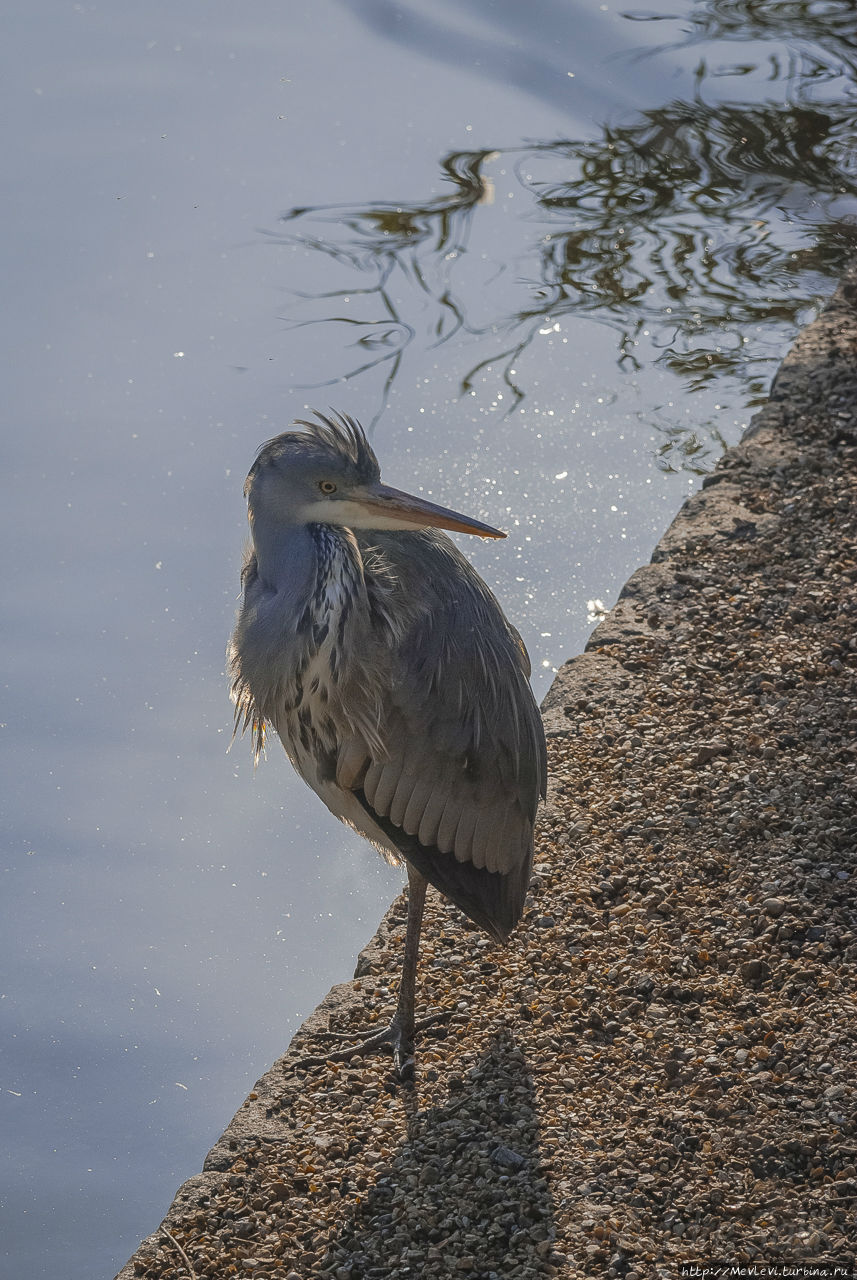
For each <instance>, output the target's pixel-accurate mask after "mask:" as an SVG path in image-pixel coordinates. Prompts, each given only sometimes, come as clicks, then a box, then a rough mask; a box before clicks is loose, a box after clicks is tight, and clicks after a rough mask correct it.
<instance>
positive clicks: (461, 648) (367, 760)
mask: <svg viewBox="0 0 857 1280" xmlns="http://www.w3.org/2000/svg"><path fill="white" fill-rule="evenodd" d="M358 542H359V543H360V544H361V546H360V549H361V553H362V555H363V559H364V565H365V566H366V569H367V585H368V587H369V590H370V601H371V602H372V607H373V613H374V619H375V631H374V640H373V642H369V641H367V643H369V644H370V645H371V647H372V648H373V649H374V648H376V647H377V646H381V647H382V648H383V654H379V653H377V652H373V653H372V663H371V666H372V668H373V669H374V670H378V669H379V667H380V666H381V664H382V663H383V669H384V670H385V675H386V678H385V679H384V681H383V689H382V690H381V692H380V693H379V695H378V700H379V716H380V726H379V734H378V737H379V739H380V741H381V742H382V743H383V755H382V754H381V753H379V752H378V751H377V749H375V750H374V751H373V749H372V747H371V746H370V745H369V744H368V743H367V742H366V741H365V740H363V739H362V738H361V736H360V735H359V734H354V733H351V734H349V735H348V736H347V737H346V738H345V739H344V740H343V741H342V742H341V745H340V748H339V753H338V761H337V774H336V781H337V784H338V785H339V786H340V787H342V788H343V789H347V790H350V791H352V792H353V793H354V795H355V796H356V798H357V799H358V801H359V802H360V805H361V806H362V808H363V810H364V811H365V813H366V815H367V817H368V818H369V819H371V821H372V822H373V823H374V824H376V826H377V827H378V828H380V830H381V831H382V832H383V833H384V836H385V837H386V839H387V840H388V841H390V842H391V843H392V844H393V845H394V847H395V848H396V849H397V850H398V851H399V852H400V853H401V854H402V855H403V856H404V857H405V858H406V859H407V860H408V861H409V862H411V863H412V864H413V865H414V866H415V867H416V869H417V870H418V871H420V872H421V873H422V874H423V875H424V876H425V877H426V879H428V880H429V881H430V883H432V884H434V885H435V886H436V887H437V888H438V889H440V890H441V892H442V893H445V894H446V895H447V896H448V897H450V898H451V899H452V900H453V901H454V902H456V903H457V904H458V906H460V907H461V908H462V910H463V911H464V912H465V913H466V914H467V915H469V916H470V917H471V918H472V919H473V920H475V921H476V922H477V923H478V924H480V925H482V926H483V927H484V928H486V929H488V931H489V932H491V933H493V934H494V935H495V936H497V937H499V938H501V939H504V940H505V938H506V937H507V936H508V933H509V932H510V931H511V929H512V928H513V926H514V924H515V923H516V922H517V920H518V918H519V916H520V913H521V910H522V908H523V901H524V897H525V895H526V889H527V883H528V881H529V875H530V868H531V865H532V856H533V823H534V820H535V815H536V808H537V806H538V801H539V796H540V795H541V796H544V794H545V779H546V753H545V739H544V731H543V728H542V722H541V717H540V715H539V712H538V708H537V707H536V704H535V701H534V699H533V695H532V691H531V689H530V686H529V683H528V679H527V676H528V674H529V659H528V657H527V653H526V649H525V648H524V645H523V642H522V641H521V638H520V636H519V635H518V633H517V631H515V630H514V628H513V627H512V626H511V625H510V624H509V623H508V622H507V620H506V618H505V617H504V615H503V613H502V610H501V609H500V606H499V605H498V604H497V601H496V600H495V599H494V597H493V596H492V594H491V592H490V591H489V590H488V588H487V587H486V586H485V584H484V583H483V582H482V580H481V578H480V577H479V576H478V574H477V573H476V572H475V570H474V569H473V568H472V567H471V565H470V564H469V562H468V561H467V560H466V559H465V558H464V557H463V556H462V555H461V554H460V553H459V551H458V550H457V548H456V547H455V545H454V543H453V542H452V541H451V540H450V539H449V538H447V537H446V536H445V535H444V534H440V533H435V532H421V533H413V534H411V533H396V534H381V533H373V534H371V535H370V534H366V535H361V537H359V538H358ZM373 592H374V596H373ZM366 834H370V837H371V834H372V833H371V832H369V831H367V832H366Z"/></svg>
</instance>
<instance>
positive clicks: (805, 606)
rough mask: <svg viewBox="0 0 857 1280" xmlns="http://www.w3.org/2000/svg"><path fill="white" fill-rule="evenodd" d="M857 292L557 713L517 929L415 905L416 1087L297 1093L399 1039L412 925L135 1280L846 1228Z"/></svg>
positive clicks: (810, 1249) (595, 1255)
mask: <svg viewBox="0 0 857 1280" xmlns="http://www.w3.org/2000/svg"><path fill="white" fill-rule="evenodd" d="M855 621H857V273H854V272H852V273H850V274H849V275H848V276H847V277H846V278H845V280H844V281H843V283H842V285H841V286H840V288H839V290H838V291H837V293H836V295H835V297H834V298H833V300H832V301H831V303H830V305H829V306H828V308H827V309H826V311H825V312H824V313H823V315H822V316H821V317H820V318H819V319H818V320H817V321H816V322H815V323H814V324H812V325H810V326H809V327H808V328H807V329H805V330H804V332H803V333H802V334H801V335H800V337H799V338H798V340H797V342H796V344H795V346H794V348H793V349H792V351H791V353H790V354H789V356H788V358H787V359H786V361H785V363H784V364H783V366H782V369H781V370H780V373H779V375H778V377H777V379H776V382H775V384H774V387H773V389H772V392H771V398H770V401H769V403H768V404H767V405H766V407H765V408H764V409H762V411H761V412H760V413H759V414H758V415H757V416H756V418H755V419H754V420H753V423H752V425H751V427H750V430H749V431H748V432H747V435H746V437H745V440H744V441H743V442H742V443H741V444H740V445H739V446H737V447H736V448H734V449H730V450H729V451H728V452H727V453H726V454H725V455H724V457H723V458H722V459H721V461H720V463H719V465H718V467H717V469H716V470H715V472H714V473H713V474H712V475H710V476H708V477H707V479H706V482H705V484H704V485H703V488H702V490H701V491H700V492H699V493H697V494H696V495H695V496H694V497H692V498H691V499H690V500H689V501H688V502H687V503H686V504H685V506H684V507H683V508H682V510H681V511H680V512H679V514H678V516H677V517H676V519H675V521H674V522H673V524H672V526H671V527H670V529H669V530H668V531H667V533H666V534H665V536H664V538H663V539H662V540H661V542H660V543H659V545H658V547H657V549H656V551H655V554H654V556H653V559H652V563H651V564H649V565H646V566H645V567H644V568H641V569H640V570H639V571H638V572H637V573H635V574H634V575H633V577H632V578H631V580H630V581H629V582H628V584H627V586H626V587H625V589H624V590H623V592H622V595H621V597H620V600H619V602H618V604H617V605H616V607H615V608H614V609H613V610H612V611H611V613H610V614H609V616H608V617H607V618H606V620H605V621H604V622H603V623H602V625H601V626H599V627H598V628H597V630H596V631H595V632H594V634H593V636H592V639H591V641H590V643H589V645H588V646H587V651H586V653H584V654H583V655H581V656H579V657H577V658H572V659H571V660H570V661H569V662H567V663H566V664H565V665H564V666H563V667H562V669H561V670H560V672H559V673H558V675H557V678H556V680H555V682H554V685H553V687H552V688H551V691H550V693H549V694H548V697H547V698H546V700H545V704H544V709H543V710H544V718H545V724H546V727H547V731H548V735H549V747H550V767H551V789H550V792H549V797H548V804H547V806H546V807H545V809H544V811H543V813H542V817H541V820H540V824H539V831H538V841H537V855H536V856H537V866H536V872H535V875H534V878H533V886H532V893H531V897H530V901H529V906H528V909H527V913H526V916H525V919H524V921H523V923H522V925H521V926H520V927H519V929H518V930H517V931H516V934H515V936H514V938H513V940H512V943H511V945H510V946H509V947H508V948H506V949H502V948H498V947H495V946H494V945H493V944H492V943H489V941H488V940H487V939H485V938H484V937H483V935H482V934H481V933H479V931H478V930H476V929H474V928H471V927H469V926H468V924H467V922H465V921H463V918H462V917H461V915H460V913H459V912H457V911H456V910H454V909H453V908H451V907H449V906H447V905H446V904H445V903H444V902H443V901H442V900H440V899H439V898H438V897H437V896H436V895H435V896H432V897H431V898H430V902H429V905H428V908H427V918H426V924H425V933H424V937H425V945H424V948H423V953H422V964H421V974H420V982H421V991H420V1000H421V1006H422V1008H423V1009H426V1008H428V1007H433V1008H443V1009H446V1010H447V1011H448V1012H449V1017H448V1019H447V1020H446V1021H445V1022H444V1023H443V1024H441V1025H438V1026H435V1027H433V1028H431V1029H429V1030H427V1031H426V1032H425V1033H424V1034H423V1035H422V1037H421V1039H420V1041H419V1045H418V1074H417V1081H416V1085H415V1087H414V1088H411V1089H407V1088H400V1087H398V1086H396V1085H395V1084H394V1083H393V1082H392V1081H391V1079H390V1072H389V1059H385V1058H383V1057H369V1058H366V1059H362V1060H361V1059H355V1060H354V1061H353V1062H350V1063H347V1064H328V1065H327V1066H321V1067H301V1066H300V1065H299V1061H300V1059H301V1058H304V1057H306V1056H309V1055H318V1054H322V1055H323V1042H321V1041H319V1040H318V1039H317V1038H315V1037H316V1033H317V1031H319V1030H326V1029H327V1028H328V1027H332V1028H334V1029H343V1030H348V1029H351V1028H365V1026H366V1025H367V1024H369V1023H371V1022H372V1020H374V1019H378V1018H381V1017H383V1016H384V1015H385V1013H386V1012H387V1011H388V1009H389V1007H390V1002H391V998H392V994H393V993H394V989H395V982H396V976H397V972H398V965H399V960H400V954H401V945H402V935H403V927H404V903H403V900H402V899H399V900H397V901H396V902H395V903H394V904H393V906H392V907H391V909H390V911H389V912H388V914H387V915H386V917H385V919H384V921H383V922H382V924H381V927H380V929H379V931H378V933H377V934H376V936H375V938H374V939H373V940H372V942H371V943H370V944H369V946H368V947H367V948H366V950H365V951H364V952H363V953H362V955H361V959H360V964H359V966H358V974H359V976H358V977H355V979H354V980H353V981H351V982H346V983H343V984H341V985H340V986H337V987H334V988H333V990H332V991H331V992H330V994H329V995H328V996H327V998H326V999H325V1001H324V1002H323V1003H322V1004H321V1005H320V1006H319V1008H318V1009H317V1010H316V1012H315V1013H314V1014H313V1016H312V1017H311V1018H310V1019H309V1020H308V1022H307V1023H306V1024H305V1025H304V1027H303V1028H302V1029H301V1030H300V1031H299V1032H298V1034H297V1036H296V1037H295V1039H294V1041H293V1043H292V1045H291V1046H290V1048H289V1051H288V1052H287V1053H286V1054H285V1055H284V1056H283V1057H282V1058H281V1059H279V1061H277V1062H276V1063H275V1064H274V1065H273V1067H272V1068H271V1069H270V1070H269V1071H268V1072H267V1073H266V1074H265V1075H264V1076H263V1077H262V1079H261V1080H260V1081H259V1083H258V1084H257V1086H256V1088H255V1089H254V1090H253V1092H252V1093H251V1094H250V1096H249V1097H248V1099H247V1101H246V1102H245V1103H244V1104H243V1106H242V1107H241V1109H240V1110H239V1111H238V1113H237V1114H236V1116H235V1117H234V1119H233V1120H232V1122H231V1123H230V1125H229V1127H228V1128H227V1130H226V1132H225V1133H224V1135H223V1137H222V1138H221V1139H220V1141H219V1142H218V1143H217V1144H216V1146H215V1147H214V1148H213V1150H212V1151H211V1152H210V1153H209V1156H208V1159H207V1160H206V1163H205V1170H204V1172H203V1173H201V1174H199V1175H198V1176H196V1177H193V1178H191V1179H190V1181H188V1182H186V1183H185V1184H184V1186H182V1187H181V1188H180V1189H179V1191H178V1194H177V1196H176V1199H175V1200H174V1202H173V1204H172V1206H171V1207H170V1209H169V1212H168V1214H167V1217H166V1218H165V1220H164V1223H163V1224H162V1226H161V1227H160V1228H159V1229H158V1230H157V1231H155V1232H154V1233H153V1235H151V1236H150V1237H149V1238H148V1239H147V1240H145V1241H144V1242H143V1243H142V1245H141V1246H140V1248H139V1249H138V1251H137V1252H136V1253H135V1255H134V1257H133V1258H132V1259H131V1260H130V1262H129V1263H128V1264H127V1266H126V1267H125V1268H123V1270H122V1271H121V1272H120V1280H132V1277H140V1276H144V1277H147V1280H168V1278H175V1280H179V1277H187V1276H193V1277H197V1278H200V1280H201V1277H204V1276H206V1277H208V1276H214V1277H233V1276H234V1277H249V1276H253V1277H268V1278H273V1277H276V1278H277V1280H309V1277H316V1276H331V1277H336V1278H337V1280H362V1278H364V1277H366V1278H367V1280H368V1278H370V1277H371V1278H372V1280H381V1278H386V1277H394V1276H396V1277H399V1276H401V1277H422V1276H424V1275H430V1276H432V1277H433V1278H435V1280H440V1278H442V1277H456V1280H468V1278H470V1280H476V1278H477V1277H479V1278H480V1280H485V1278H490V1280H494V1278H495V1277H496V1278H497V1280H500V1278H502V1280H509V1278H511V1277H520V1278H521V1280H525V1278H529V1277H540V1276H563V1277H575V1276H604V1275H617V1276H624V1277H626V1280H637V1278H638V1277H639V1278H642V1277H652V1276H658V1277H661V1276H662V1277H669V1278H670V1280H672V1278H673V1277H677V1276H678V1275H679V1274H680V1264H681V1263H683V1262H688V1261H697V1262H700V1263H704V1262H706V1261H710V1260H712V1259H720V1260H731V1261H734V1262H736V1263H742V1262H743V1263H752V1262H766V1263H769V1264H774V1263H788V1264H796V1263H805V1262H806V1263H808V1262H813V1263H817V1262H819V1261H820V1260H821V1259H827V1258H830V1259H837V1258H838V1259H841V1260H843V1261H844V1259H845V1258H846V1257H847V1256H848V1255H849V1254H850V1253H851V1252H852V1251H853V1246H854V1234H853V1231H854V1213H855V1207H857V1107H856V1106H855V1103H857V1006H855V976H857V924H855V911H857V894H855V883H857V881H855V866H857V818H855V813H857V805H855V799H857V745H855V742H856V741H857V647H855V646H857V642H855Z"/></svg>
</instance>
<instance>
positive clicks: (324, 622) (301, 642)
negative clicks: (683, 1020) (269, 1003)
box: [229, 414, 547, 1077]
mask: <svg viewBox="0 0 857 1280" xmlns="http://www.w3.org/2000/svg"><path fill="white" fill-rule="evenodd" d="M315 418H316V420H315V421H313V422H307V421H298V422H296V423H295V424H294V425H295V426H297V427H301V428H302V430H301V431H296V432H295V431H291V432H285V433H284V434H282V435H279V436H277V437H275V438H274V439H273V440H270V441H269V442H268V443H267V444H265V445H263V447H262V448H261V450H260V451H259V454H258V456H257V458H256V461H255V463H254V464H253V467H252V469H251V471H250V474H249V476H248V477H247V483H246V485H245V490H244V492H245V495H246V497H247V502H248V513H249V520H250V531H251V539H252V542H251V545H250V547H249V549H248V552H247V555H246V558H245V563H244V568H243V571H242V585H243V596H242V602H241V606H240V609H239V613H238V618H237V622H236V626H235V630H234V633H233V635H232V639H231V642H230V646H229V665H230V675H231V680H232V697H233V700H234V702H235V708H236V710H235V718H236V727H240V728H241V730H242V732H243V731H244V730H246V729H248V728H251V729H252V731H253V734H254V738H255V746H256V752H257V754H258V752H259V751H260V750H261V748H262V746H263V743H264V735H265V728H266V726H267V725H271V726H272V727H273V729H274V730H275V731H276V732H277V734H278V735H279V737H280V740H281V741H282V744H283V746H284V747H285V750H286V754H287V755H288V757H289V759H290V760H291V762H292V764H293V765H294V767H295V769H296V770H297V772H298V773H299V774H300V776H301V777H302V778H303V779H304V780H305V781H306V782H307V783H309V785H310V786H311V787H312V789H313V790H314V791H315V792H316V794H317V795H318V796H320V798H321V799H322V800H323V801H324V803H325V804H326V805H327V807H328V808H329V809H330V811H331V812H332V813H333V814H335V815H336V817H337V818H339V819H341V821H342V822H344V823H346V824H347V825H348V826H350V827H353V828H354V830H356V831H358V832H359V833H360V834H361V835H363V836H365V837H366V839H367V840H370V841H371V842H372V844H373V845H375V847H376V848H377V849H378V850H379V851H380V852H381V853H382V854H383V855H384V857H385V858H387V859H388V860H389V861H390V862H393V863H399V862H401V861H404V862H405V865H406V868H407V873H408V919H407V928H406V935H405V952H404V962H403V967H402V978H401V984H400V988H399V995H398V1001H397V1005H396V1010H395V1013H394V1015H393V1019H392V1022H391V1024H390V1026H389V1027H387V1028H386V1029H385V1030H383V1031H382V1032H380V1033H377V1034H375V1035H374V1036H370V1037H368V1038H367V1039H366V1040H365V1041H363V1042H362V1043H361V1044H359V1045H357V1046H355V1047H354V1048H353V1049H351V1050H344V1051H342V1052H340V1053H338V1054H331V1055H328V1056H331V1057H345V1056H346V1054H347V1053H350V1052H359V1051H363V1050H365V1049H367V1048H371V1047H374V1046H375V1045H376V1044H380V1043H382V1042H384V1041H388V1042H390V1043H391V1045H392V1049H393V1056H394V1063H395V1068H396V1070H397V1072H398V1074H399V1075H400V1077H404V1076H405V1075H406V1074H410V1071H411V1070H412V1054H413V1041H414V1031H415V1015H414V1006H415V981H416V968H417V957H418V952H419V940H420V931H421V927H422V916H423V906H424V902H425V893H426V885H427V883H430V884H433V885H434V886H435V887H436V888H437V889H439V890H440V892H441V893H442V894H444V895H445V896H446V897H447V898H449V899H451V900H452V901H453V902H454V903H455V904H456V905H457V906H458V907H460V908H461V910H462V911H463V912H464V913H465V915H467V916H469V917H470V919H471V920H472V921H474V922H475V923H476V924H477V925H479V926H480V927H481V928H482V929H483V930H485V932H486V933H488V934H490V935H491V937H493V938H495V939H497V940H498V941H500V942H504V943H505V942H506V941H507V940H508V937H509V934H510V933H511V931H512V929H513V928H514V926H515V925H516V924H517V922H518V920H519V919H520V916H521V913H522V911H523V906H524V899H525V896H526V892H527V885H528V882H529V878H530V870H531V867H532V860H533V826H534V821H535V816H536V809H537V807H538V803H539V797H540V796H541V797H542V798H544V795H545V781H546V771H547V764H546V752H545V737H544V731H543V728H542V722H541V717H540V715H539V712H538V708H537V707H536V704H535V700H534V698H533V694H532V691H531V689H530V685H529V675H530V662H529V658H528V656H527V651H526V648H525V647H524V643H523V641H522V640H521V637H520V635H519V634H518V632H517V631H516V630H515V628H514V627H513V626H512V625H511V623H509V622H508V621H507V619H506V618H505V616H504V614H503V611H502V609H501V608H500V605H499V604H498V603H497V600H496V599H495V598H494V596H493V595H492V593H491V591H490V590H489V588H488V587H487V586H486V585H485V583H484V582H483V581H482V579H481V578H480V577H479V575H478V574H477V572H476V570H475V569H474V568H473V567H472V566H471V565H470V563H469V562H468V561H467V560H466V559H465V557H464V556H463V555H462V554H461V552H460V551H459V550H458V548H457V547H456V546H455V544H454V543H453V541H452V540H451V539H450V538H448V537H447V536H446V534H445V533H442V532H440V530H442V529H449V530H453V531H459V532H463V533H471V534H476V535H478V536H480V537H483V538H503V537H505V536H506V535H505V534H503V533H501V532H500V531H499V530H497V529H493V528H492V527H491V526H490V525H486V524H482V523H481V522H480V521H478V520H472V519H470V518H469V517H467V516H463V515H459V514H458V513H456V512H455V511H449V510H447V509H446V508H444V507H439V506H435V505H434V504H433V503H431V502H427V501H425V500H424V499H422V498H418V497H414V496H412V495H411V494H407V493H403V492H401V491H400V490H397V489H392V488H390V487H389V486H387V485H384V484H382V483H381V479H380V468H379V465H378V460H377V458H376V456H375V453H374V451H373V449H372V447H371V445H370V444H369V442H368V440H367V438H366V436H365V434H364V432H363V429H362V428H361V427H360V425H359V424H358V423H357V422H355V421H354V420H353V419H351V418H349V417H346V416H345V415H333V416H331V417H324V416H322V415H321V414H316V415H315Z"/></svg>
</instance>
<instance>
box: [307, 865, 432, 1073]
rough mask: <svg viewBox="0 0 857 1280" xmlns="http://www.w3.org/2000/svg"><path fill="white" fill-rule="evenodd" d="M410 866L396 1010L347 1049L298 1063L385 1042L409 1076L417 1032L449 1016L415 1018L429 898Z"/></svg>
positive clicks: (334, 1058)
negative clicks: (424, 919) (422, 941)
mask: <svg viewBox="0 0 857 1280" xmlns="http://www.w3.org/2000/svg"><path fill="white" fill-rule="evenodd" d="M407 868H408V923H407V928H406V930H405V954H404V959H403V961H402V980H401V982H400V984H399V998H398V1000H397V1001H396V1012H395V1013H394V1014H393V1017H392V1019H391V1020H390V1022H389V1024H388V1025H387V1026H386V1027H384V1029H383V1030H382V1031H376V1032H374V1033H373V1034H372V1035H369V1036H367V1037H366V1039H365V1040H361V1041H359V1043H358V1044H354V1045H351V1046H350V1047H349V1048H347V1049H337V1050H336V1052H335V1053H329V1054H326V1055H325V1057H324V1058H303V1059H302V1060H301V1061H300V1062H298V1063H297V1064H296V1065H297V1066H303V1067H309V1066H321V1065H323V1064H324V1063H325V1062H347V1060H348V1059H349V1058H354V1057H356V1056H357V1055H358V1054H363V1053H369V1052H371V1050H372V1049H377V1048H378V1047H379V1046H380V1045H382V1044H389V1045H392V1048H393V1062H394V1064H395V1068H396V1074H397V1075H398V1077H399V1079H400V1080H410V1079H412V1078H413V1074H414V1032H415V1031H416V1030H418V1029H420V1030H421V1029H422V1028H423V1027H428V1026H431V1024H432V1023H433V1022H438V1021H439V1020H440V1019H441V1018H446V1017H449V1013H450V1011H449V1010H446V1009H444V1010H442V1011H441V1012H440V1013H435V1014H431V1015H430V1016H429V1017H427V1018H421V1019H420V1020H419V1022H417V1021H416V1019H415V1007H416V984H417V960H418V958H419V951H420V933H421V931H422V923H423V909H424V907H425V901H426V889H427V888H428V881H427V880H426V879H425V877H424V876H421V875H420V873H419V872H418V871H415V870H414V869H413V867H412V866H411V865H410V863H408V864H407ZM316 1035H319V1036H324V1037H327V1036H331V1037H334V1038H335V1039H337V1040H339V1039H342V1038H346V1037H347V1038H348V1039H350V1036H349V1035H348V1033H347V1032H333V1031H322V1032H316Z"/></svg>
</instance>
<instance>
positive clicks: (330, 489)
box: [318, 480, 336, 493]
mask: <svg viewBox="0 0 857 1280" xmlns="http://www.w3.org/2000/svg"><path fill="white" fill-rule="evenodd" d="M318 487H319V489H321V491H322V493H336V485H335V484H334V483H333V481H332V480H319V482H318Z"/></svg>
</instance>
